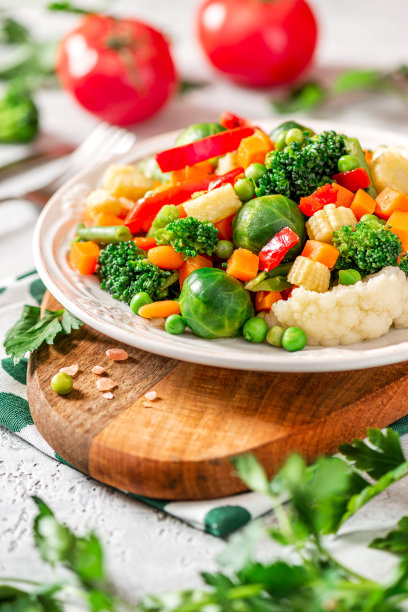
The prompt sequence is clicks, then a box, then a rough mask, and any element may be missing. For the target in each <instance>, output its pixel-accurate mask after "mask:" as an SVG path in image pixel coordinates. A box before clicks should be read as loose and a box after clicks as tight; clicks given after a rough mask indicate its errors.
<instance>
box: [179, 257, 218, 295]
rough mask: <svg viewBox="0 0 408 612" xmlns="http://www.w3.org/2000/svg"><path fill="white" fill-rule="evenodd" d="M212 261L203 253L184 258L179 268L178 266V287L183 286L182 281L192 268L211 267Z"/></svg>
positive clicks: (192, 270)
mask: <svg viewBox="0 0 408 612" xmlns="http://www.w3.org/2000/svg"><path fill="white" fill-rule="evenodd" d="M212 267H213V262H212V261H211V259H210V258H209V257H206V256H205V255H196V256H195V257H189V258H188V259H186V260H185V262H184V263H183V265H182V266H181V268H179V283H180V289H181V288H182V287H183V283H184V281H185V280H186V278H187V276H189V275H190V274H191V273H192V272H194V270H199V269H200V268H212Z"/></svg>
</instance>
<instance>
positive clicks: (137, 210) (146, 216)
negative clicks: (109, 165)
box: [125, 168, 244, 234]
mask: <svg viewBox="0 0 408 612" xmlns="http://www.w3.org/2000/svg"><path fill="white" fill-rule="evenodd" d="M243 171H244V170H243V168H235V169H234V170H231V171H230V172H227V173H226V174H222V175H221V176H215V175H214V174H211V175H209V176H205V177H203V178H201V179H196V180H194V181H183V182H182V183H178V184H177V185H170V186H169V187H167V188H166V189H162V190H160V191H153V192H151V193H150V194H147V195H145V196H144V198H141V199H140V200H138V201H137V202H136V204H135V205H134V206H133V208H132V210H131V211H130V212H129V213H128V215H127V217H126V219H125V226H126V227H128V228H129V230H130V232H131V233H132V234H136V233H137V232H140V231H144V232H148V231H149V229H150V226H151V224H152V223H153V219H154V218H155V216H156V215H157V213H158V212H159V210H160V209H161V208H162V207H163V206H165V205H166V204H175V205H177V204H183V202H186V201H187V200H189V199H190V198H191V196H192V195H193V193H196V191H208V190H209V189H216V188H217V187H221V185H225V184H226V183H232V182H233V181H234V178H235V177H236V176H238V175H239V174H241V173H242V172H243ZM180 216H181V215H180ZM183 216H186V214H185V213H184V215H183Z"/></svg>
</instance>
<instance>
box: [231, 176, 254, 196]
mask: <svg viewBox="0 0 408 612" xmlns="http://www.w3.org/2000/svg"><path fill="white" fill-rule="evenodd" d="M234 189H235V193H236V194H237V196H238V197H239V199H240V200H241V202H248V200H252V198H253V197H254V195H255V185H254V182H253V181H252V180H251V179H248V178H242V179H238V180H237V182H236V183H235V185H234Z"/></svg>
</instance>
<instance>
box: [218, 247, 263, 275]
mask: <svg viewBox="0 0 408 612" xmlns="http://www.w3.org/2000/svg"><path fill="white" fill-rule="evenodd" d="M258 267H259V257H258V255H255V254H254V253H252V252H251V251H249V250H248V249H236V250H235V251H234V252H233V254H232V255H231V257H230V258H229V259H228V262H227V270H226V271H227V274H230V275H231V276H234V277H235V278H238V279H239V280H241V281H249V280H251V279H253V278H255V276H256V275H257V273H258Z"/></svg>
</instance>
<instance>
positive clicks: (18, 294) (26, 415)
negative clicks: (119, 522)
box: [0, 271, 272, 536]
mask: <svg viewBox="0 0 408 612" xmlns="http://www.w3.org/2000/svg"><path fill="white" fill-rule="evenodd" d="M44 292H45V286H44V284H43V282H42V281H41V279H40V278H39V277H38V275H37V273H36V271H33V272H29V273H28V274H25V275H23V276H20V277H18V278H16V279H12V280H10V282H7V284H6V285H5V286H3V287H0V340H1V347H0V359H1V368H0V426H3V427H5V428H6V429H8V430H9V431H12V432H14V433H15V434H16V435H18V436H20V438H23V439H24V440H26V441H27V442H29V443H30V444H32V445H33V446H35V447H36V448H38V449H39V450H40V451H42V452H43V453H44V454H45V455H48V456H49V457H52V458H53V459H54V460H57V461H62V462H63V463H66V462H65V461H64V459H63V457H60V456H59V455H57V454H56V453H55V452H54V451H53V449H52V448H51V446H50V445H49V444H48V443H47V442H46V441H45V440H44V438H43V437H42V436H41V435H40V433H39V431H38V429H37V428H36V426H35V425H34V423H33V420H32V418H31V414H30V409H29V406H28V401H27V389H26V384H27V359H23V360H21V361H20V363H19V364H18V365H16V366H15V365H14V364H13V361H12V359H10V358H8V357H7V356H6V354H5V352H4V347H3V338H4V335H5V333H6V331H7V330H8V329H9V328H10V327H11V326H12V325H13V324H14V323H15V322H16V321H17V319H19V317H20V314H21V311H22V308H23V305H24V304H33V305H38V304H40V303H41V300H42V298H43V295H44ZM67 465H69V464H67ZM71 468H72V466H69V467H67V468H66V469H71ZM129 495H131V494H129ZM132 496H133V495H132ZM133 497H137V499H140V500H142V501H144V502H146V503H147V504H150V505H151V506H154V507H155V508H160V509H161V510H164V511H165V512H168V513H169V514H171V515H173V516H175V517H177V518H179V519H181V520H183V521H185V522H186V523H189V524H190V525H192V526H193V527H196V528H197V529H202V530H205V531H207V532H209V533H211V534H213V535H215V536H225V535H228V534H229V533H231V532H232V531H235V530H236V529H238V528H239V527H242V525H245V523H247V522H248V521H249V520H251V518H256V517H259V516H261V515H262V514H265V512H268V511H269V510H271V508H272V505H271V500H270V499H269V498H267V497H266V496H262V495H258V494H257V493H243V494H241V495H235V496H233V497H225V498H222V499H216V500H211V501H198V502H195V501H187V502H168V501H162V500H158V499H150V498H146V497H138V496H133Z"/></svg>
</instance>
